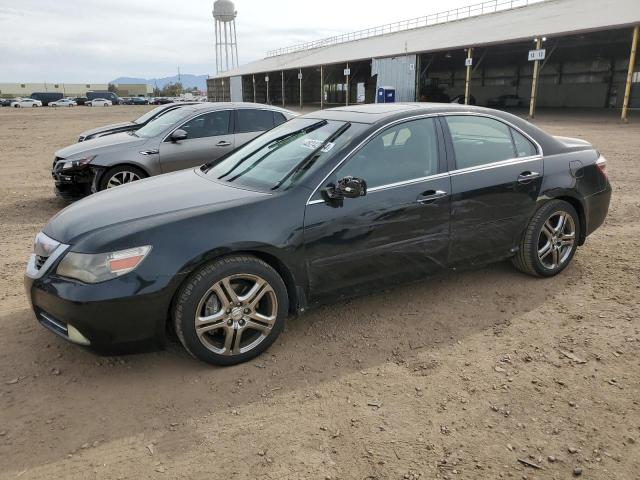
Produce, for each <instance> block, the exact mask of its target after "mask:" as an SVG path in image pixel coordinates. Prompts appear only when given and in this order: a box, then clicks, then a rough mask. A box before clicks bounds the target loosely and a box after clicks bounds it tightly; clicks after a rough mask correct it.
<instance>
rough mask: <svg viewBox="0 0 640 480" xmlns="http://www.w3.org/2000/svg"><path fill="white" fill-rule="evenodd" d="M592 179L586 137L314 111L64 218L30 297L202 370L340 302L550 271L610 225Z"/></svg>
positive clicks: (463, 113) (45, 312)
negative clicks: (454, 280) (410, 284)
mask: <svg viewBox="0 0 640 480" xmlns="http://www.w3.org/2000/svg"><path fill="white" fill-rule="evenodd" d="M605 167H606V161H605V159H604V157H603V156H602V155H600V154H599V153H598V152H597V151H596V150H595V149H594V148H593V146H591V145H590V144H589V143H587V142H586V141H583V140H576V139H570V138H561V137H553V136H551V135H549V134H547V133H545V132H543V131H542V130H540V129H538V128H537V127H535V126H533V125H531V124H530V123H528V122H526V121H524V120H522V119H520V118H518V117H516V116H513V115H511V114H508V113H504V112H498V111H493V110H488V109H485V108H478V107H469V106H462V105H442V104H378V105H365V106H353V107H343V108H337V109H329V110H323V111H319V112H315V113H311V114H308V115H305V116H302V117H297V118H295V119H293V120H290V121H289V122H287V123H285V124H282V125H280V126H278V127H276V128H275V129H273V130H270V131H268V132H266V133H265V134H263V135H261V136H260V137H258V138H257V139H255V140H253V141H252V142H250V143H248V144H246V145H245V146H243V147H241V148H239V149H236V150H235V151H232V152H230V153H229V154H228V155H227V156H226V157H223V158H222V159H221V160H218V161H216V162H215V163H211V164H207V165H204V166H202V167H200V168H196V169H193V170H183V171H180V172H176V173H173V174H167V175H161V176H159V177H154V178H150V179H146V180H142V181H139V182H135V183H132V184H130V185H125V186H121V187H117V188H114V189H111V190H108V191H105V192H101V193H98V194H96V195H92V196H91V197H89V198H86V199H84V200H81V201H79V202H77V203H75V204H74V205H72V206H70V207H68V208H66V209H65V210H63V211H61V212H60V213H59V214H58V215H57V216H55V217H54V218H53V219H52V220H51V221H50V222H49V223H48V224H47V225H46V226H45V228H44V229H43V231H42V232H41V233H40V234H38V236H37V237H36V242H35V251H34V254H33V255H32V256H31V258H30V260H29V264H28V266H27V273H26V277H25V279H26V289H27V292H28V295H29V298H30V300H31V303H32V305H33V309H34V311H35V315H36V317H37V319H38V321H40V323H41V324H42V325H44V326H45V327H47V328H49V329H50V330H52V331H53V332H55V333H57V334H58V335H60V336H62V337H64V338H66V339H68V340H71V341H72V342H75V343H77V344H81V345H90V346H92V347H95V348H98V349H104V348H105V347H106V348H111V347H113V346H116V345H125V344H126V345H128V344H138V343H144V342H149V341H152V342H159V343H162V342H163V339H164V336H165V332H166V329H167V326H171V327H172V328H174V329H175V331H176V333H177V336H178V337H179V339H180V341H181V342H182V344H183V345H184V346H185V348H186V349H187V350H188V351H189V352H190V353H191V354H193V355H194V356H196V357H197V358H199V359H201V360H204V361H206V362H210V363H213V364H221V365H230V364H235V363H239V362H242V361H245V360H247V359H249V358H252V357H254V356H255V355H257V354H259V353H260V352H262V351H263V350H265V349H266V348H267V347H268V346H269V345H271V344H272V343H273V341H274V340H275V339H276V337H277V336H278V335H279V334H280V332H281V331H282V329H283V326H284V322H285V319H286V317H287V316H288V315H289V314H292V313H296V312H297V313H300V312H303V311H305V310H307V309H308V308H310V307H312V306H316V305H319V304H322V303H325V302H327V301H330V300H332V299H335V298H337V297H344V296H351V295H357V294H360V293H366V292H370V291H372V290H374V289H376V288H388V287H389V286H390V285H394V284H397V283H399V282H406V281H410V280H415V279H419V278H422V277H424V276H425V275H430V274H433V273H435V272H437V271H441V270H447V269H458V268H460V267H468V266H473V265H482V264H486V263H488V262H496V261H500V260H503V259H508V258H510V259H511V260H512V262H513V264H514V265H515V267H516V268H518V269H519V270H521V271H523V272H525V273H528V274H531V275H535V276H538V277H549V276H553V275H556V274H558V273H559V272H561V271H562V270H563V269H564V268H566V267H567V265H569V263H570V261H571V259H572V258H573V256H574V254H575V253H576V249H577V247H578V246H579V245H582V244H583V243H584V242H585V239H586V237H587V235H589V234H590V233H592V232H593V231H594V230H595V229H596V228H598V227H599V226H600V225H601V224H602V223H603V221H604V219H605V216H606V214H607V210H608V207H609V200H610V196H611V186H610V185H609V182H608V180H607V175H606V171H605Z"/></svg>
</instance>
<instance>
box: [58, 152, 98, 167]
mask: <svg viewBox="0 0 640 480" xmlns="http://www.w3.org/2000/svg"><path fill="white" fill-rule="evenodd" d="M94 158H96V156H95V155H89V156H88V157H84V158H78V159H77V160H65V162H64V163H63V164H62V170H71V169H76V168H83V167H86V166H87V165H89V162H91V160H93V159H94Z"/></svg>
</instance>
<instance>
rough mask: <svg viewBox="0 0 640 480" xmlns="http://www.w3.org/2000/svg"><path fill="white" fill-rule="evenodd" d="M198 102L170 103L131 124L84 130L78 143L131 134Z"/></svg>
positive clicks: (114, 124) (125, 123)
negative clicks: (168, 114) (166, 114)
mask: <svg viewBox="0 0 640 480" xmlns="http://www.w3.org/2000/svg"><path fill="white" fill-rule="evenodd" d="M196 103H198V102H185V103H172V104H167V105H163V106H161V107H158V108H154V109H153V110H150V111H148V112H147V113H145V114H144V115H141V116H140V117H138V118H136V119H135V120H133V121H131V122H122V123H112V124H111V125H105V126H104V127H98V128H92V129H91V130H85V131H84V132H82V133H81V134H80V135H79V136H78V142H84V141H85V140H91V139H93V138H98V137H104V136H105V135H113V134H114V133H121V132H133V131H135V130H138V129H139V128H142V127H144V126H145V125H146V124H147V123H149V122H150V121H152V120H155V119H156V118H158V117H160V116H162V115H164V114H165V113H168V112H170V111H172V110H175V109H176V108H180V107H184V106H185V105H194V104H196ZM78 105H80V104H78Z"/></svg>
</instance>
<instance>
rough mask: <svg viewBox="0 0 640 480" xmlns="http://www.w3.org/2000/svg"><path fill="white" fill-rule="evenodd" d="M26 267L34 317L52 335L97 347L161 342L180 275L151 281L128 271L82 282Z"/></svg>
mask: <svg viewBox="0 0 640 480" xmlns="http://www.w3.org/2000/svg"><path fill="white" fill-rule="evenodd" d="M33 257H34V256H32V259H31V260H30V261H29V265H30V267H31V266H32V262H34V258H33ZM56 266H57V261H54V262H53V264H50V265H48V268H49V272H53V271H55V267H56ZM30 267H28V269H27V273H26V274H25V277H24V284H25V289H26V293H27V296H28V297H29V300H30V302H31V305H32V308H33V311H34V313H35V316H36V319H37V320H38V322H40V324H41V325H43V326H44V327H46V328H47V329H49V330H50V331H52V332H53V333H55V334H56V335H58V336H60V337H63V338H65V339H66V340H69V341H71V342H73V343H76V344H79V345H85V346H89V347H91V348H92V349H95V350H97V351H102V352H113V351H120V350H130V349H139V348H140V347H142V346H162V345H163V344H164V341H165V326H166V321H167V318H168V315H169V312H170V306H171V298H172V294H173V291H174V287H173V285H174V284H173V282H174V281H179V279H171V280H169V279H166V278H159V279H157V280H156V281H153V280H152V279H145V278H141V277H140V276H138V275H136V274H135V272H132V273H131V274H128V275H123V276H122V277H118V278H115V279H112V280H109V281H106V282H102V283H97V284H84V283H82V282H78V281H74V280H71V279H66V278H63V277H59V276H57V275H55V274H51V273H44V274H41V275H38V274H35V275H34V272H33V269H32V268H31V270H30V269H29V268H30ZM43 269H44V267H43ZM167 280H169V281H167Z"/></svg>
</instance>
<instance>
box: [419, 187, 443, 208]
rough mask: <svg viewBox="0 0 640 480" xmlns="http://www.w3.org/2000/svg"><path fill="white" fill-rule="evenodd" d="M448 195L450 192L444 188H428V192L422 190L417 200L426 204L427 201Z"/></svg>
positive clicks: (433, 200)
mask: <svg viewBox="0 0 640 480" xmlns="http://www.w3.org/2000/svg"><path fill="white" fill-rule="evenodd" d="M447 195H449V194H448V193H447V192H445V191H444V190H427V191H426V192H422V193H421V194H420V195H418V199H417V200H416V201H417V202H418V203H421V204H423V205H424V204H426V203H431V202H435V201H436V200H438V199H439V198H444V197H446V196H447Z"/></svg>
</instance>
